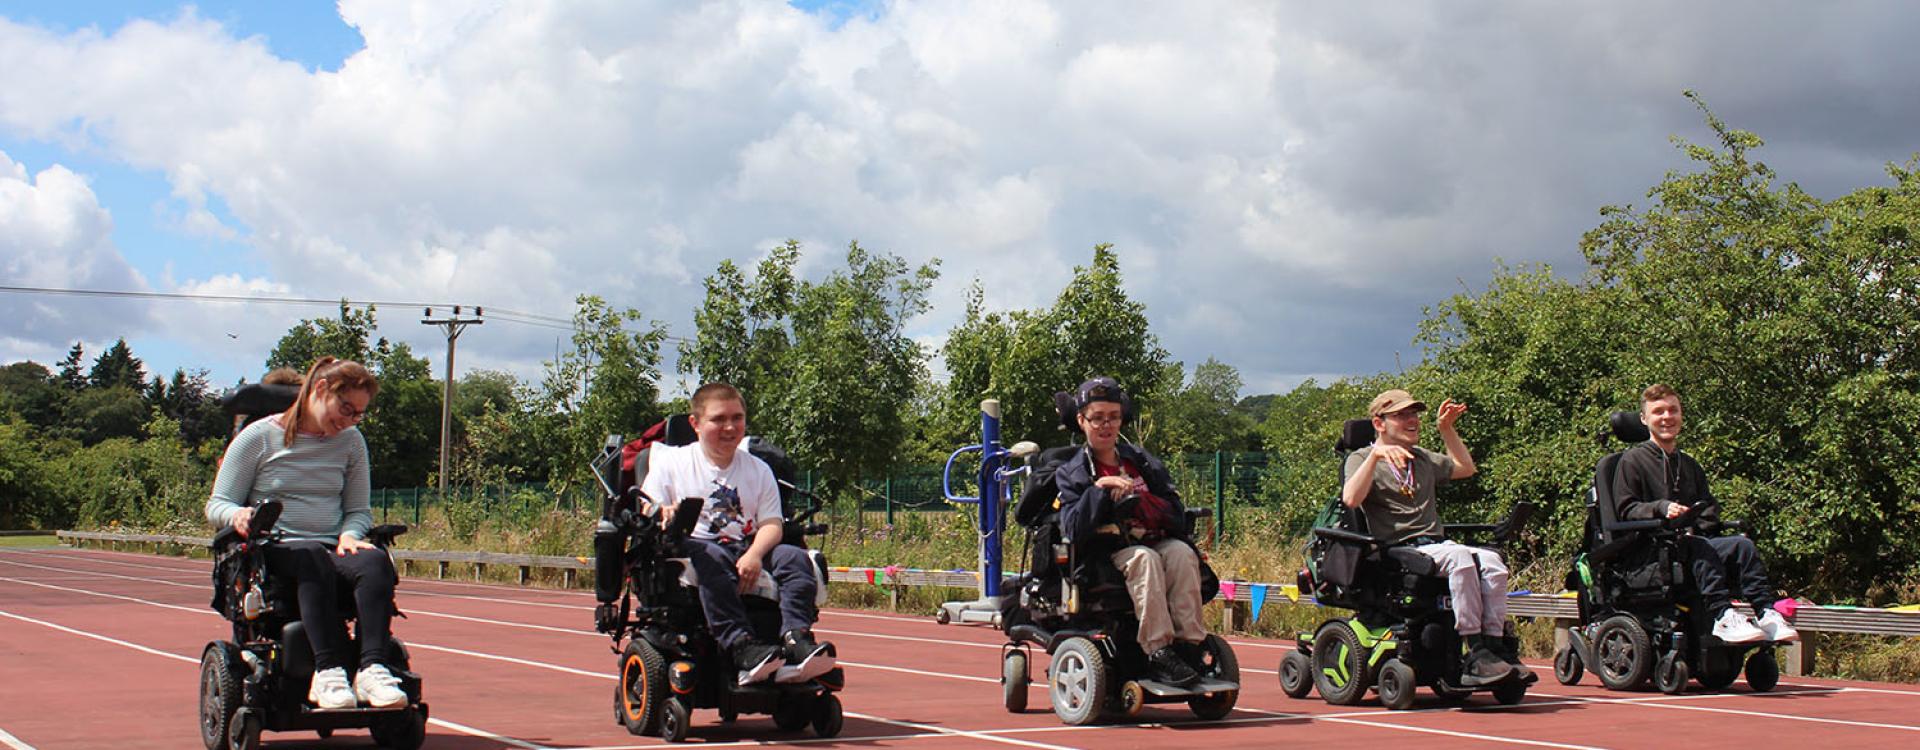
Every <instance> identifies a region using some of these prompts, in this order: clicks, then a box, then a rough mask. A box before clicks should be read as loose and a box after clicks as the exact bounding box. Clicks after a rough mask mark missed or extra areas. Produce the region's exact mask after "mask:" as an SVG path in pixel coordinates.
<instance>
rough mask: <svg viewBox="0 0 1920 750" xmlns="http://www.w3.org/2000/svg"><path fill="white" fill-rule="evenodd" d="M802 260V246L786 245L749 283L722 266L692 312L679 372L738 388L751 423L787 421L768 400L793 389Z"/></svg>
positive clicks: (731, 265) (723, 263)
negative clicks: (691, 332) (791, 355)
mask: <svg viewBox="0 0 1920 750" xmlns="http://www.w3.org/2000/svg"><path fill="white" fill-rule="evenodd" d="M799 259H800V243H799V242H798V241H796V240H787V241H786V242H785V243H783V244H781V245H780V246H779V247H776V248H774V249H773V250H772V251H771V252H769V253H767V257H766V258H763V259H761V261H760V264H759V265H758V266H756V267H755V270H754V275H753V279H752V280H751V281H749V280H748V279H747V278H746V277H745V276H743V275H742V274H741V271H740V268H739V266H737V265H735V264H734V263H733V261H731V260H723V261H720V266H719V267H718V268H717V269H715V270H714V274H713V275H712V276H708V277H707V278H706V281H705V286H706V292H707V294H706V297H705V299H704V300H703V301H702V302H701V305H700V309H699V310H697V311H695V312H694V320H693V322H694V329H695V331H696V334H695V336H694V338H693V339H691V340H689V341H685V342H682V343H681V344H680V349H679V351H680V360H679V363H678V365H677V367H678V369H679V371H680V372H681V373H683V374H689V373H690V374H693V375H695V376H696V377H698V378H699V380H700V383H702V384H705V383H712V382H724V383H731V384H732V385H733V386H734V387H736V388H739V389H740V392H741V394H742V396H743V397H744V398H745V399H746V402H747V411H748V414H749V416H748V419H749V420H750V421H752V422H756V423H757V422H765V423H768V424H773V423H779V422H783V421H784V419H783V415H781V414H780V413H778V412H777V411H775V410H777V409H778V408H780V405H779V403H778V402H777V399H772V398H768V397H767V396H768V395H769V394H777V393H781V392H783V391H786V390H788V389H789V388H791V384H790V380H791V373H790V372H789V371H788V367H787V364H788V352H789V350H791V349H792V348H793V339H792V337H791V336H790V335H789V333H788V328H789V326H790V325H791V324H792V320H791V316H792V315H793V305H794V299H795V294H796V290H797V289H798V286H797V284H798V282H797V281H796V280H795V277H794V274H793V266H794V263H796V262H797V261H798V260H799Z"/></svg>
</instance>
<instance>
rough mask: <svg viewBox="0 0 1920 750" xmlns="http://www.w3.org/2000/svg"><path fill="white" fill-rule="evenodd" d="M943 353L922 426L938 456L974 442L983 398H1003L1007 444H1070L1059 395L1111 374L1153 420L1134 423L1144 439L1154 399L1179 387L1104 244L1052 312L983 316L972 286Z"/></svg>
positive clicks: (976, 289) (1149, 428)
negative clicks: (942, 376)
mask: <svg viewBox="0 0 1920 750" xmlns="http://www.w3.org/2000/svg"><path fill="white" fill-rule="evenodd" d="M942 352H943V353H944V354H945V355H946V360H947V372H948V378H947V383H946V386H945V387H943V388H938V389H936V392H935V393H934V395H933V396H932V397H931V398H930V399H929V401H930V408H931V409H932V414H931V415H930V417H929V424H928V426H927V427H926V429H925V430H924V435H925V437H924V440H925V441H926V443H927V444H928V445H929V448H930V449H932V450H937V446H949V447H948V450H951V449H952V447H953V446H959V445H964V444H966V443H968V442H972V441H977V440H978V439H979V437H978V436H979V429H980V427H979V425H980V409H979V405H980V401H981V400H982V399H986V398H996V399H999V401H1000V408H1001V415H1002V416H1001V420H1002V422H1001V425H1002V426H1001V431H1002V434H1004V435H1005V436H1006V437H1007V439H1008V440H1009V441H1012V440H1022V439H1025V440H1034V441H1036V442H1040V443H1042V444H1053V445H1058V444H1061V443H1065V442H1066V435H1065V434H1064V433H1063V432H1061V430H1060V429H1059V426H1058V425H1059V422H1058V420H1057V419H1056V417H1055V414H1054V407H1053V394H1054V392H1056V391H1063V390H1071V389H1072V388H1074V387H1075V386H1077V385H1079V384H1080V382H1081V381H1083V380H1085V379H1087V378H1088V377H1091V376H1094V375H1111V376H1113V377H1114V378H1115V379H1117V380H1119V381H1120V384H1121V385H1122V386H1124V387H1126V388H1127V390H1128V392H1129V393H1130V394H1131V395H1132V397H1133V399H1134V402H1135V404H1137V405H1139V406H1140V407H1141V409H1142V410H1143V412H1145V413H1146V415H1147V416H1146V418H1145V419H1143V420H1141V423H1140V424H1136V425H1135V427H1136V428H1137V429H1139V430H1140V431H1141V432H1142V433H1143V438H1148V437H1150V434H1151V432H1152V430H1153V425H1154V424H1157V422H1156V420H1155V419H1154V417H1153V410H1154V408H1155V406H1156V404H1157V401H1158V400H1159V399H1160V398H1161V395H1162V394H1163V393H1166V392H1167V391H1169V390H1170V389H1172V388H1174V387H1177V386H1178V385H1179V380H1178V377H1177V376H1178V370H1177V369H1176V368H1174V367H1171V366H1170V365H1169V362H1168V358H1167V353H1166V351H1165V350H1163V349H1161V348H1160V345H1159V339H1158V338H1157V337H1155V336H1154V335H1153V333H1152V331H1151V330H1149V327H1148V323H1147V316H1146V308H1145V306H1144V305H1142V304H1140V303H1138V302H1135V301H1133V300H1132V299H1130V298H1128V297H1127V295H1126V292H1125V290H1123V289H1122V288H1121V279H1120V259H1119V255H1118V254H1116V253H1115V252H1113V250H1112V246H1111V245H1104V244H1103V245H1098V246H1096V247H1094V250H1093V262H1092V264H1090V265H1088V266H1084V267H1083V266H1076V267H1075V268H1074V274H1073V280H1072V281H1070V282H1068V284H1067V286H1066V288H1064V289H1062V290H1061V291H1060V295H1059V297H1058V298H1056V299H1055V300H1054V304H1053V307H1051V308H1049V309H1047V310H1041V311H1029V310H1016V311H1012V312H1009V313H1004V314H1003V313H990V312H987V311H986V309H985V304H984V292H983V291H982V290H981V288H980V287H979V285H978V284H977V283H976V284H975V286H974V288H973V290H972V291H971V292H970V293H969V295H968V304H967V313H966V317H965V318H964V319H963V320H962V321H961V323H960V325H958V326H956V327H955V328H954V329H953V330H952V331H950V332H948V336H947V343H946V346H945V347H944V348H943V349H942Z"/></svg>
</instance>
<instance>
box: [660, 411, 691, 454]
mask: <svg viewBox="0 0 1920 750" xmlns="http://www.w3.org/2000/svg"><path fill="white" fill-rule="evenodd" d="M699 439H700V436H698V435H695V434H693V420H692V419H690V418H689V417H688V416H687V415H685V414H674V415H672V416H669V417H667V434H666V437H664V438H661V439H660V442H662V443H666V444H667V445H674V446H680V445H692V444H693V443H694V441H696V440H699Z"/></svg>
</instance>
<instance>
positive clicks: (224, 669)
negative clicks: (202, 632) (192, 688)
mask: <svg viewBox="0 0 1920 750" xmlns="http://www.w3.org/2000/svg"><path fill="white" fill-rule="evenodd" d="M245 665H246V662H244V661H242V660H241V659H240V650H239V649H238V648H235V647H234V645H233V644H231V643H227V642H226V641H214V642H212V643H209V644H207V647H206V649H205V650H203V651H201V652H200V741H201V742H202V743H204V744H205V745H206V746H207V750H229V745H228V741H227V740H228V738H227V733H228V727H229V724H230V723H231V722H232V721H233V712H234V710H235V709H238V708H239V707H240V700H241V698H240V677H241V670H242V669H243V668H244V667H245Z"/></svg>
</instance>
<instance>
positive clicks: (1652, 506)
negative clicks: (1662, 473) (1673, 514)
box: [1613, 447, 1673, 521]
mask: <svg viewBox="0 0 1920 750" xmlns="http://www.w3.org/2000/svg"><path fill="white" fill-rule="evenodd" d="M1648 463H1649V461H1648V456H1647V455H1646V452H1645V450H1644V449H1642V448H1639V447H1634V448H1632V449H1629V450H1628V451H1627V452H1626V454H1625V455H1623V456H1621V457H1620V465H1619V466H1618V467H1615V468H1614V470H1613V498H1614V501H1613V502H1614V508H1615V510H1614V515H1615V516H1617V517H1618V518H1619V519H1620V520H1622V521H1647V520H1653V519H1656V518H1668V517H1669V514H1668V512H1667V508H1668V507H1669V506H1671V505H1673V503H1670V502H1667V501H1666V500H1657V499H1650V498H1649V497H1648V495H1649V494H1650V493H1649V492H1648V488H1649V487H1652V486H1653V481H1652V480H1653V476H1652V469H1651V467H1649V466H1647V464H1648Z"/></svg>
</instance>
